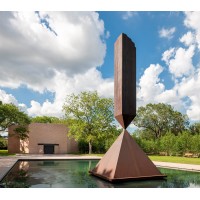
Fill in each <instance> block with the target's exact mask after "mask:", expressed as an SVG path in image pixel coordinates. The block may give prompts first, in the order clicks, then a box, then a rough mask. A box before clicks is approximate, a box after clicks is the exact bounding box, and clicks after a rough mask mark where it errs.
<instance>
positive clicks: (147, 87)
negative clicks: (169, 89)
mask: <svg viewBox="0 0 200 200" xmlns="http://www.w3.org/2000/svg"><path fill="white" fill-rule="evenodd" d="M162 71H163V67H162V66H161V65H159V64H156V65H154V64H151V65H150V66H149V67H148V68H147V69H146V70H145V71H144V74H143V75H142V77H141V78H140V81H139V89H138V92H137V96H138V100H139V104H138V106H141V104H147V103H150V102H151V103H154V102H155V97H156V96H157V95H158V94H160V93H162V92H163V91H164V89H165V86H164V84H162V83H161V82H160V78H159V75H160V74H161V73H162Z"/></svg>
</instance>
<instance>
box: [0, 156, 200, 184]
mask: <svg viewBox="0 0 200 200" xmlns="http://www.w3.org/2000/svg"><path fill="white" fill-rule="evenodd" d="M100 158H101V157H99V156H80V155H70V154H67V155H66V154H64V155H16V156H9V157H7V156H6V157H5V156H0V181H1V180H2V178H3V177H4V176H5V174H6V173H7V172H8V171H9V170H10V169H11V167H12V166H13V165H14V164H15V163H16V162H17V160H18V159H22V160H23V159H25V160H26V159H28V160H36V159H37V160H40V159H41V160H43V159H45V160H48V159H57V160H59V159H100ZM154 164H155V165H156V166H157V167H163V168H171V169H179V170H187V171H197V172H200V165H190V164H180V163H170V162H155V161H154Z"/></svg>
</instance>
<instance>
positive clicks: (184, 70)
mask: <svg viewBox="0 0 200 200" xmlns="http://www.w3.org/2000/svg"><path fill="white" fill-rule="evenodd" d="M194 50H195V47H194V45H191V46H190V47H189V48H188V49H184V48H182V47H180V48H178V49H177V50H176V53H175V56H174V58H173V59H171V60H170V61H168V62H169V71H170V73H172V75H174V76H175V77H182V76H188V75H190V74H191V73H193V71H194V67H193V64H192V57H193V56H194Z"/></svg>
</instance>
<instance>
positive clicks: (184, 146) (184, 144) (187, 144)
mask: <svg viewBox="0 0 200 200" xmlns="http://www.w3.org/2000/svg"><path fill="white" fill-rule="evenodd" d="M175 148H176V152H177V153H179V154H182V155H184V154H185V153H188V152H191V151H192V135H191V134H190V133H189V131H184V132H182V133H179V135H178V137H177V140H176V147H175Z"/></svg>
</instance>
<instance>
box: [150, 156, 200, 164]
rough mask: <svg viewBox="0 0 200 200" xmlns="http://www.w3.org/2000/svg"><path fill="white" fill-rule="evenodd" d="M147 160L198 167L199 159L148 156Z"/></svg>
mask: <svg viewBox="0 0 200 200" xmlns="http://www.w3.org/2000/svg"><path fill="white" fill-rule="evenodd" d="M149 158H150V159H151V160H153V161H159V162H173V163H184V164H197V165H200V158H185V157H177V156H149Z"/></svg>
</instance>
